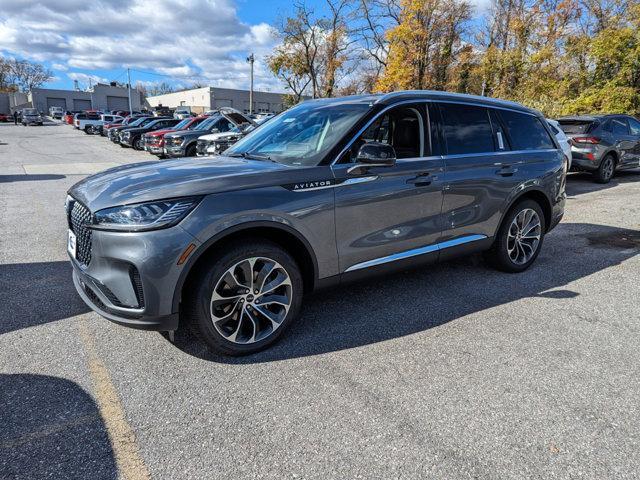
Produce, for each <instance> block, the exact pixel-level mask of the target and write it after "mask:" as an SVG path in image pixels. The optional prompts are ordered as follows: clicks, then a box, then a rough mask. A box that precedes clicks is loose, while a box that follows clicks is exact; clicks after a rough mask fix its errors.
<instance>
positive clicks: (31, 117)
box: [20, 108, 43, 127]
mask: <svg viewBox="0 0 640 480" xmlns="http://www.w3.org/2000/svg"><path fill="white" fill-rule="evenodd" d="M20 121H21V122H22V125H24V126H25V127H26V126H27V125H42V123H43V118H42V115H40V112H38V110H37V109H35V108H23V109H22V119H21V120H20Z"/></svg>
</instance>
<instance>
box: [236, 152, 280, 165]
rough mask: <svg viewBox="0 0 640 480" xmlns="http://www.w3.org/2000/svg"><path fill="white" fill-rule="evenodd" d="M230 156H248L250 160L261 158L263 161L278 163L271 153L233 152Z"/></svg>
mask: <svg viewBox="0 0 640 480" xmlns="http://www.w3.org/2000/svg"><path fill="white" fill-rule="evenodd" d="M229 156H230V157H242V158H246V159H248V160H261V161H267V162H273V163H278V162H276V161H275V160H274V159H272V158H271V157H270V156H269V155H261V154H259V153H253V152H241V153H232V154H231V155H229Z"/></svg>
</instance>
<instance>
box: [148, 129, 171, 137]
mask: <svg viewBox="0 0 640 480" xmlns="http://www.w3.org/2000/svg"><path fill="white" fill-rule="evenodd" d="M175 131H176V130H172V129H170V128H168V129H165V130H153V131H152V132H149V133H147V137H162V136H163V135H166V134H167V133H173V132H175Z"/></svg>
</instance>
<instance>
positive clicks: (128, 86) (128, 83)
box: [127, 68, 133, 115]
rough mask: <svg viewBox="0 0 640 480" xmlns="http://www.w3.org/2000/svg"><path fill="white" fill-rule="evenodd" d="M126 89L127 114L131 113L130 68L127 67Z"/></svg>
mask: <svg viewBox="0 0 640 480" xmlns="http://www.w3.org/2000/svg"><path fill="white" fill-rule="evenodd" d="M127 90H128V92H129V115H133V108H131V70H130V69H129V68H127Z"/></svg>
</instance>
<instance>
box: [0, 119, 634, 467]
mask: <svg viewBox="0 0 640 480" xmlns="http://www.w3.org/2000/svg"><path fill="white" fill-rule="evenodd" d="M148 160H152V157H151V156H149V155H148V154H146V153H144V152H137V151H133V150H131V149H122V148H120V147H119V146H117V145H114V144H112V143H110V142H108V141H107V140H105V139H104V138H103V137H92V136H87V135H85V134H84V133H81V132H78V131H75V130H73V129H72V128H71V127H70V126H68V125H60V124H55V123H49V124H47V125H45V126H43V127H22V126H13V125H12V124H0V227H1V228H0V232H1V234H0V313H1V315H0V412H2V414H1V418H2V420H1V421H0V478H3V479H4V478H12V479H13V478H24V479H32V478H55V479H61V478H65V479H72V478H78V479H80V478H82V479H86V478H92V479H102V478H106V479H112V478H127V479H129V478H131V479H137V478H143V479H144V478H154V479H176V478H180V479H186V478H194V479H202V478H211V479H240V478H274V479H276V478H277V479H281V478H308V479H311V478H318V479H333V478H335V479H347V478H366V479H369V478H389V479H390V478H442V479H452V478H486V479H495V478H593V479H603V478H630V479H631V478H638V476H640V401H639V399H640V302H639V300H638V299H639V296H640V275H639V272H640V170H638V171H632V172H628V173H624V174H620V175H619V176H618V177H616V178H615V179H614V180H613V181H612V182H611V183H610V184H608V185H598V184H595V183H593V182H592V181H591V178H590V177H589V176H588V175H584V174H571V175H570V177H569V179H568V201H567V211H566V215H565V218H564V220H563V222H562V223H561V224H560V226H559V227H558V228H556V229H555V230H554V231H553V232H552V233H551V234H550V235H549V236H548V237H547V238H546V239H545V244H544V246H543V249H542V253H541V254H540V257H539V259H538V261H537V263H536V264H534V266H533V267H532V268H531V269H530V270H528V271H527V272H525V273H523V274H519V275H508V274H503V273H498V272H496V271H493V270H490V269H488V268H487V267H485V265H484V263H483V261H482V258H481V257H479V256H473V257H469V258H465V259H461V260H458V261H455V262H450V263H446V264H441V265H438V266H433V267H430V268H429V269H426V270H424V271H417V272H416V271H414V272H407V273H402V274H398V275H395V276H390V277H386V278H382V279H378V280H374V281H370V282H366V283H361V284H355V285H348V286H346V287H342V288H340V289H337V290H331V291H328V292H324V293H321V294H316V295H315V296H313V297H311V298H309V299H308V300H307V302H306V305H305V307H304V309H303V312H302V315H301V318H300V320H299V321H298V322H297V323H296V324H295V325H294V326H293V327H292V328H291V330H290V331H289V332H288V334H287V335H286V336H285V338H284V339H283V341H281V342H280V343H279V344H278V345H276V346H275V347H274V348H272V349H270V350H268V351H266V352H263V353H260V354H257V355H254V356H250V357H245V358H240V359H229V358H221V357H216V356H213V355H212V354H210V353H209V352H208V351H207V350H206V349H205V348H204V347H203V346H201V345H199V344H197V343H194V340H193V339H191V338H190V337H189V335H187V334H186V333H184V332H178V334H177V335H176V341H175V343H171V342H169V341H168V339H166V338H165V337H164V336H162V335H161V334H159V333H154V332H140V331H135V330H130V329H126V328H123V327H119V326H116V325H113V324H111V323H110V322H108V321H106V320H104V319H102V318H100V317H99V316H98V315H96V314H94V313H92V312H90V311H89V309H88V308H87V307H86V306H85V305H84V304H83V302H82V301H81V300H80V298H79V297H78V296H77V294H76V293H75V290H74V288H73V285H72V282H71V271H70V266H69V265H68V261H67V255H66V250H65V241H66V230H67V227H66V221H65V215H64V208H63V204H64V199H65V192H66V190H67V188H68V187H70V186H71V185H72V184H74V183H75V182H77V181H78V180H80V179H81V178H82V176H83V174H86V173H90V172H91V171H93V170H100V169H102V168H108V167H109V166H112V165H114V164H123V163H131V162H136V161H148Z"/></svg>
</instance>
